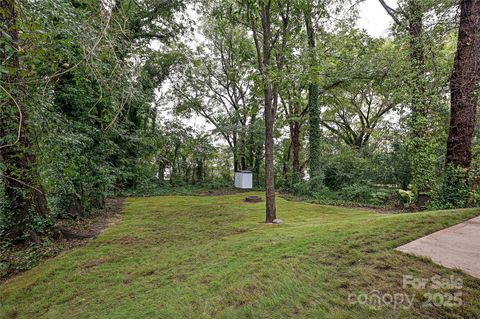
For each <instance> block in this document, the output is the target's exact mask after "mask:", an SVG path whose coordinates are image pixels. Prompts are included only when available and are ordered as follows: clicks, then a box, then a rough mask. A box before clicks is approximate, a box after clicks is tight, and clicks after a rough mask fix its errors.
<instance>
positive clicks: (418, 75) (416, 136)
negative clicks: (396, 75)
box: [407, 0, 435, 208]
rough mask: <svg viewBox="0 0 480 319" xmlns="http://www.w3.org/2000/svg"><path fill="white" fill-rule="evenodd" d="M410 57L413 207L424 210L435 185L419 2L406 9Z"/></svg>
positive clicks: (421, 10) (409, 3) (415, 0)
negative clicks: (414, 197) (414, 191)
mask: <svg viewBox="0 0 480 319" xmlns="http://www.w3.org/2000/svg"><path fill="white" fill-rule="evenodd" d="M407 10H408V12H407V16H408V33H409V36H410V55H411V61H412V86H411V88H412V115H411V128H412V134H413V138H412V140H411V145H410V152H411V154H412V158H413V160H412V184H413V186H414V189H415V190H416V193H417V194H416V195H417V196H416V198H417V200H416V204H417V206H418V207H420V208H422V207H425V206H426V205H427V204H428V203H429V202H430V200H431V190H432V187H433V183H434V181H433V180H434V177H435V175H434V172H433V170H434V167H435V163H434V162H433V159H434V157H433V156H431V155H432V154H431V153H432V152H433V150H432V142H431V137H430V134H429V132H428V113H429V110H428V104H427V98H426V83H425V77H426V68H425V48H424V41H423V9H422V7H421V5H420V2H419V0H409V1H408V7H407Z"/></svg>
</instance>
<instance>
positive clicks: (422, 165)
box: [379, 0, 435, 208]
mask: <svg viewBox="0 0 480 319" xmlns="http://www.w3.org/2000/svg"><path fill="white" fill-rule="evenodd" d="M379 1H380V3H381V5H382V6H383V7H384V8H385V10H386V12H387V13H388V14H389V15H390V16H391V17H392V18H393V20H394V21H395V24H396V26H397V27H398V28H399V29H400V30H401V31H406V32H407V33H408V43H409V50H410V62H411V65H410V69H411V72H409V75H410V76H409V77H410V79H409V82H410V83H411V84H410V91H411V115H410V120H409V126H410V129H411V140H410V142H409V149H410V154H411V157H412V159H411V163H412V184H413V189H414V192H415V194H416V204H417V206H418V207H420V208H424V207H425V206H426V205H427V204H428V203H429V202H430V201H431V197H432V190H433V186H434V183H435V173H434V170H433V168H434V166H435V156H434V154H433V153H434V150H433V147H434V145H433V142H432V136H431V132H430V130H429V126H428V122H429V120H430V112H431V107H432V105H429V103H428V98H427V97H428V95H429V92H428V89H427V82H426V79H427V78H428V76H427V68H426V64H425V50H426V47H425V34H424V14H425V12H426V11H427V9H428V6H429V5H430V6H433V3H424V2H422V1H419V0H406V4H405V8H404V9H403V8H402V9H399V10H394V9H392V8H391V7H389V6H388V5H387V4H386V2H385V1H384V0H379Z"/></svg>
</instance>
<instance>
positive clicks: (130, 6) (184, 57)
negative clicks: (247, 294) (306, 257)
mask: <svg viewBox="0 0 480 319" xmlns="http://www.w3.org/2000/svg"><path fill="white" fill-rule="evenodd" d="M358 5H359V2H358V1H356V2H354V1H352V2H349V1H322V0H315V1H305V0H223V1H219V0H204V1H191V2H190V1H181V0H175V1H168V2H166V1H161V0H155V1H135V0H114V1H113V0H104V1H94V0H60V1H59V0H44V1H32V0H2V1H0V8H1V10H0V21H1V22H0V23H1V26H2V36H1V39H0V56H1V59H2V64H1V66H0V73H1V82H0V89H1V90H0V94H1V103H0V158H1V163H0V173H1V175H2V178H1V186H2V187H1V190H0V199H1V204H0V237H1V238H2V239H5V240H8V241H23V240H34V241H38V240H40V239H39V238H40V237H41V236H50V235H51V234H52V233H54V232H55V220H56V219H58V218H82V217H85V216H87V215H89V214H91V213H93V212H95V210H96V209H99V208H102V207H103V206H104V203H105V198H106V197H107V196H110V195H114V194H121V193H122V192H124V191H125V190H132V192H134V193H148V194H150V193H158V192H160V191H162V190H166V191H168V190H169V189H171V187H172V186H173V187H176V186H185V185H187V186H188V185H197V186H202V187H205V188H215V187H226V186H227V185H230V184H231V181H232V173H233V172H234V171H237V170H244V169H249V170H252V171H253V172H254V182H255V186H256V187H261V188H265V190H266V221H267V222H271V221H273V220H274V219H275V218H276V217H277V216H276V215H277V214H276V205H275V193H276V191H277V190H278V189H281V190H284V191H287V192H292V193H295V194H297V195H302V196H309V197H314V198H316V199H318V200H321V201H324V202H332V203H337V202H340V201H348V202H355V203H362V204H375V205H376V204H378V205H384V204H388V203H390V201H391V200H392V198H394V200H397V197H398V196H400V200H401V201H402V202H404V203H406V204H408V205H409V206H410V208H411V209H425V208H454V207H466V206H471V205H477V204H478V203H479V201H480V194H479V191H478V184H479V181H480V180H479V176H480V174H479V170H480V165H479V162H480V161H479V155H478V153H479V149H480V147H479V145H478V141H479V140H478V135H479V134H480V133H479V130H478V124H477V122H476V118H477V108H478V97H477V89H478V83H479V81H480V79H479V77H480V72H479V71H480V70H478V68H479V67H480V61H479V60H480V52H479V50H480V43H479V41H480V39H479V37H480V32H479V31H480V30H479V29H480V25H479V21H480V19H479V17H480V1H460V2H458V1H452V0H428V1H421V0H402V1H399V2H398V7H397V8H392V7H390V6H389V5H388V4H387V3H386V2H385V1H382V0H379V1H378V5H379V6H382V7H383V8H384V10H385V11H386V13H387V14H388V15H389V16H390V17H391V20H392V27H391V30H390V36H388V37H385V38H375V37H372V36H370V35H369V34H368V33H367V32H365V31H364V30H360V29H359V28H358V27H357V26H356V21H357V19H358ZM192 43H194V45H192ZM195 118H202V119H203V121H204V122H205V125H204V128H198V127H193V126H191V125H187V124H186V123H188V122H189V121H192V120H193V119H195ZM399 189H402V190H403V193H402V192H400V195H399V192H398V190H399ZM402 194H403V195H402ZM405 194H407V195H405Z"/></svg>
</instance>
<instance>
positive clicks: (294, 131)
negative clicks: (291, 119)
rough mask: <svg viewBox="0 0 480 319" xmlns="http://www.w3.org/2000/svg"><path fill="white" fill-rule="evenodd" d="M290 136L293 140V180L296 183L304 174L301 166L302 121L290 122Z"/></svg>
mask: <svg viewBox="0 0 480 319" xmlns="http://www.w3.org/2000/svg"><path fill="white" fill-rule="evenodd" d="M290 138H291V140H292V171H293V174H292V182H293V184H296V183H298V182H299V181H300V178H301V174H302V172H301V167H300V148H301V143H300V123H298V122H295V123H292V124H290Z"/></svg>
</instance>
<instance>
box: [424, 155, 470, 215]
mask: <svg viewBox="0 0 480 319" xmlns="http://www.w3.org/2000/svg"><path fill="white" fill-rule="evenodd" d="M466 174H467V173H466V172H465V169H463V168H461V167H455V166H453V165H451V164H450V165H447V167H446V168H445V172H444V175H443V182H442V184H441V186H440V189H439V191H438V192H437V193H436V196H435V198H434V201H433V202H432V204H431V208H432V209H452V208H462V207H466V206H467V203H468V198H469V195H471V194H470V183H469V179H468V178H465V175H466Z"/></svg>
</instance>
